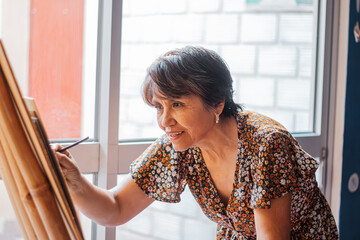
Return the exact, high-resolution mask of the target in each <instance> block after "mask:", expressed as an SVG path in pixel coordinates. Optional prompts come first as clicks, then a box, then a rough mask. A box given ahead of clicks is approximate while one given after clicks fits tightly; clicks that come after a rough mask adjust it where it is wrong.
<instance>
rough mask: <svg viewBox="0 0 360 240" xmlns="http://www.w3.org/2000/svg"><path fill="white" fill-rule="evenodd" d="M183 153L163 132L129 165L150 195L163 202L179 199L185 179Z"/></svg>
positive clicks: (143, 188) (132, 173)
mask: <svg viewBox="0 0 360 240" xmlns="http://www.w3.org/2000/svg"><path fill="white" fill-rule="evenodd" d="M184 171H185V167H184V166H183V164H182V163H181V155H180V153H178V152H176V151H175V150H174V148H173V147H172V144H171V142H170V141H169V139H168V138H167V137H166V136H165V135H164V136H163V137H161V138H159V139H157V140H156V141H155V142H154V143H153V144H151V145H150V146H149V147H148V148H147V149H146V150H145V152H144V153H143V154H142V155H141V156H140V157H138V158H137V159H136V160H135V161H134V162H133V163H132V164H131V165H130V173H131V176H132V178H133V180H134V181H135V183H136V184H137V185H138V186H139V187H140V188H141V189H142V190H143V191H144V192H145V193H146V194H147V195H148V196H149V197H150V198H153V199H155V200H159V201H163V202H172V203H174V202H179V201H180V194H181V193H182V192H183V191H184V188H185V185H186V181H185V178H184V174H185V173H184Z"/></svg>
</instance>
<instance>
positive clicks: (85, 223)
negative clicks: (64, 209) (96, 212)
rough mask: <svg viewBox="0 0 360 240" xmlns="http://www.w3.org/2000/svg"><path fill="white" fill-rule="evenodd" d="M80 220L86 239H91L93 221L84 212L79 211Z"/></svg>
mask: <svg viewBox="0 0 360 240" xmlns="http://www.w3.org/2000/svg"><path fill="white" fill-rule="evenodd" d="M78 215H79V220H80V224H81V228H82V230H83V233H84V238H85V239H91V228H92V221H91V219H90V218H88V217H86V216H85V215H84V214H82V213H81V212H79V214H78Z"/></svg>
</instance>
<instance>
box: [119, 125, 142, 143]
mask: <svg viewBox="0 0 360 240" xmlns="http://www.w3.org/2000/svg"><path fill="white" fill-rule="evenodd" d="M139 132H140V129H139V127H138V126H137V124H134V123H129V122H126V121H120V124H119V139H135V138H139V137H140V133H139Z"/></svg>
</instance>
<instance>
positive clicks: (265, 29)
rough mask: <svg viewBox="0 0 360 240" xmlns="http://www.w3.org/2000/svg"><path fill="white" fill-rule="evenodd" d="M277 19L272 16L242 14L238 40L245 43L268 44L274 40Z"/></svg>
mask: <svg viewBox="0 0 360 240" xmlns="http://www.w3.org/2000/svg"><path fill="white" fill-rule="evenodd" d="M276 24H277V19H276V15H274V14H243V15H242V17H241V25H240V30H241V33H240V40H241V41H242V42H246V43H249V42H251V43H253V42H260V43H264V42H265V43H270V42H275V40H276V33H277V31H276Z"/></svg>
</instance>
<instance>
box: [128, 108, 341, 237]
mask: <svg viewBox="0 0 360 240" xmlns="http://www.w3.org/2000/svg"><path fill="white" fill-rule="evenodd" d="M235 117H236V121H237V126H238V155H237V165H236V171H235V174H234V183H233V191H232V193H231V196H230V199H229V201H228V203H227V204H226V205H225V204H224V203H223V202H222V201H221V199H220V196H219V194H218V192H217V189H216V187H215V184H214V182H213V180H212V178H211V175H210V172H209V171H208V169H207V167H206V164H205V161H204V159H203V157H202V154H201V150H200V149H199V148H189V149H188V150H186V151H184V152H177V151H175V150H174V148H173V147H172V144H171V142H170V140H169V139H168V138H167V137H166V135H164V136H163V137H161V138H159V139H157V140H156V141H155V142H154V143H153V144H152V145H151V146H150V147H149V148H148V149H147V150H146V151H145V152H144V153H143V154H142V155H141V156H140V157H139V158H138V159H136V160H135V161H134V162H133V163H132V164H131V166H130V171H131V174H132V177H133V179H134V181H135V182H136V183H137V184H138V186H139V187H140V188H141V189H142V190H143V191H144V192H145V193H146V194H147V195H148V196H149V197H150V198H153V199H155V200H159V201H165V202H179V201H180V194H181V193H182V192H183V190H184V188H185V186H186V184H187V185H188V186H189V188H190V190H191V192H192V194H193V196H194V197H195V199H196V201H197V202H198V204H199V205H200V207H201V209H202V210H203V212H204V213H205V215H206V216H208V217H209V218H210V219H211V220H212V221H214V222H216V223H217V224H218V227H217V239H218V240H220V239H221V240H222V239H225V240H243V239H256V231H255V230H256V229H255V222H254V209H255V208H264V209H266V208H270V207H271V200H272V199H274V198H278V197H281V196H283V195H285V194H286V193H289V192H291V193H292V200H291V237H292V239H338V232H337V227H336V224H335V220H334V218H333V216H332V213H331V210H330V208H329V205H328V204H327V202H326V200H325V198H324V196H323V194H322V193H321V191H320V190H319V188H318V185H317V182H316V179H315V171H316V169H317V167H318V163H317V162H316V160H315V159H313V158H312V157H311V156H310V155H309V154H308V153H306V152H305V151H304V150H303V149H302V148H301V147H300V146H299V144H298V143H297V141H296V140H295V139H294V138H293V137H292V136H291V134H290V133H289V132H288V131H287V130H286V129H285V128H284V127H283V126H282V125H280V124H279V123H277V122H276V121H274V120H272V119H270V118H268V117H265V116H263V115H260V114H258V113H255V112H250V111H241V112H239V113H238V114H237V115H236V116H235Z"/></svg>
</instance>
